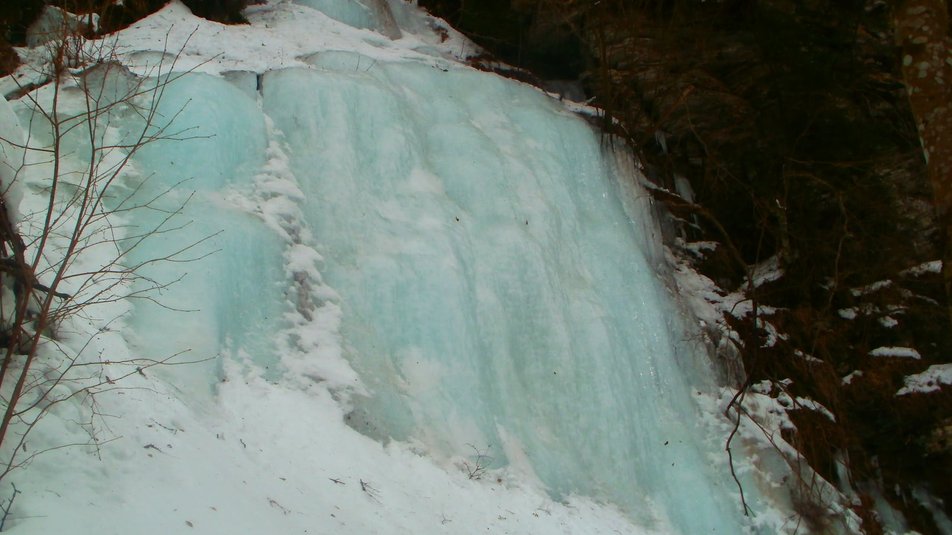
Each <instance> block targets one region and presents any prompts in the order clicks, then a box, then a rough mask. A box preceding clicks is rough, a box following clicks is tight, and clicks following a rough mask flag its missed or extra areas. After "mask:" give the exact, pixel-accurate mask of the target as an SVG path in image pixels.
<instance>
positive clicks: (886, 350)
mask: <svg viewBox="0 0 952 535" xmlns="http://www.w3.org/2000/svg"><path fill="white" fill-rule="evenodd" d="M869 356H871V357H898V358H905V359H921V358H922V355H920V354H919V352H918V351H916V350H915V349H913V348H911V347H893V346H883V347H877V348H876V349H873V350H872V351H870V352H869Z"/></svg>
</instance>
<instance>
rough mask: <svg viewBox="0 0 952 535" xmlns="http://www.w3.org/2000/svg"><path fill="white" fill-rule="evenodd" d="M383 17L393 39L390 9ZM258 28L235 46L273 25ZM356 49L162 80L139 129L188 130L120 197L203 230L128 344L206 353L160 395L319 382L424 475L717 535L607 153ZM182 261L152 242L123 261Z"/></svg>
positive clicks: (640, 237)
mask: <svg viewBox="0 0 952 535" xmlns="http://www.w3.org/2000/svg"><path fill="white" fill-rule="evenodd" d="M301 3H302V4H305V5H308V6H310V7H309V8H304V7H293V8H291V7H287V6H284V7H283V9H296V10H297V13H298V14H299V15H300V14H301V13H304V11H303V10H308V9H311V8H313V9H318V10H321V9H323V10H324V11H326V12H327V15H328V16H329V17H330V18H329V19H327V20H331V19H333V20H339V21H343V22H348V21H350V23H351V24H352V25H354V26H356V27H358V28H371V29H373V28H374V19H373V15H374V13H375V11H374V10H372V9H370V8H369V7H366V6H364V5H363V4H361V5H360V6H355V5H354V4H353V3H350V2H331V1H330V0H322V1H317V0H310V1H308V2H301ZM367 5H368V6H369V5H371V4H369V3H368V4H367ZM390 5H391V6H392V7H393V8H394V9H395V10H396V11H397V12H396V13H395V19H396V20H397V21H399V22H400V24H401V26H403V27H404V30H406V29H407V27H409V26H410V22H408V21H411V22H412V21H413V20H415V19H412V16H411V15H410V14H408V13H410V12H409V11H407V10H408V9H409V8H407V7H405V6H403V4H402V3H401V2H391V3H390ZM378 7H379V6H378ZM182 9H183V8H181V6H177V7H176V6H175V5H173V7H172V8H169V9H168V10H167V12H166V13H165V16H170V15H169V13H172V14H173V15H174V14H176V13H180V12H181V10H182ZM262 13H263V14H261V15H259V17H258V18H255V17H252V22H253V25H252V27H251V28H249V29H247V30H246V33H245V34H242V37H241V38H240V42H239V41H238V40H235V41H234V42H233V43H232V44H233V45H234V46H236V47H238V46H242V45H243V44H244V43H245V41H247V42H252V41H254V39H256V38H258V37H259V36H258V34H255V33H254V30H255V28H256V27H258V26H261V25H264V24H265V23H267V22H272V23H273V22H274V19H268V16H269V15H268V13H269V12H268V11H267V10H264V11H262ZM358 15H359V16H358ZM176 16H180V15H176ZM301 16H303V15H301ZM320 17H323V15H320ZM189 20H194V19H189ZM355 21H356V22H355ZM358 23H359V24H358ZM415 24H416V26H414V28H418V27H420V25H421V23H419V22H418V21H417V22H416V23H415ZM332 28H337V29H336V30H335V31H337V32H339V33H343V34H346V33H347V32H350V31H356V30H353V28H347V27H339V28H338V27H337V26H332ZM236 31H237V30H236ZM370 33H372V32H370V31H368V30H364V31H363V33H361V34H360V35H365V34H370ZM216 35H217V34H216ZM198 37H199V38H201V35H199V36H198ZM366 42H367V40H366V39H365V40H364V43H366ZM398 43H399V41H398ZM253 44H254V43H253V42H252V43H251V44H248V45H247V46H252V45H253ZM372 44H373V46H372V47H370V48H372V49H378V50H376V51H374V50H368V48H367V47H366V46H364V47H363V48H362V49H361V50H356V49H355V50H347V49H346V48H345V47H342V46H339V45H338V46H336V47H335V46H325V47H324V48H323V49H321V50H319V51H317V52H311V53H308V54H304V55H299V56H298V57H297V59H295V60H294V61H290V60H288V61H287V63H286V64H284V65H280V64H278V65H267V66H264V67H262V66H261V65H258V66H255V65H250V66H249V69H251V68H254V69H255V70H258V71H259V72H257V74H256V73H254V72H251V71H250V70H249V71H247V72H238V71H236V72H232V73H229V74H228V75H227V76H219V75H218V74H221V73H213V74H206V73H200V72H195V73H191V74H187V75H185V76H184V77H182V78H181V79H179V80H177V81H176V82H174V83H173V84H171V85H170V86H169V87H168V88H167V89H166V91H165V93H164V95H163V99H162V101H161V110H160V111H161V114H160V116H162V117H176V119H175V123H174V124H175V127H176V129H194V130H187V131H188V132H194V133H195V134H196V135H198V136H200V137H197V138H195V139H190V140H188V141H180V142H163V143H157V144H154V145H151V146H149V147H146V148H145V149H143V150H142V151H141V153H140V154H139V155H137V156H136V158H135V169H136V172H137V173H138V174H139V175H140V176H150V175H151V176H152V178H151V179H150V180H149V181H148V182H147V184H146V186H144V187H142V190H141V192H140V196H141V198H142V199H149V198H152V197H154V196H156V195H158V194H159V193H161V192H162V191H165V190H167V189H170V188H171V191H172V193H171V194H168V195H164V196H162V197H161V199H162V200H161V202H162V203H166V206H165V208H166V209H175V208H177V207H179V206H181V205H182V204H183V203H185V201H186V200H187V199H188V198H189V197H190V196H191V199H190V200H188V204H187V205H186V208H185V214H184V217H185V218H187V219H190V220H193V221H194V222H193V223H192V226H191V227H189V228H190V230H189V232H190V233H191V236H193V237H205V236H210V238H209V239H208V240H206V241H203V242H202V243H200V244H198V246H196V247H195V249H194V253H195V255H194V256H195V257H196V258H199V257H200V259H199V260H196V261H195V262H193V263H191V264H190V265H189V267H188V271H189V274H188V276H187V277H186V278H184V279H183V280H181V281H180V282H178V283H177V284H176V285H174V286H172V287H171V288H170V289H169V291H168V292H167V293H165V294H164V295H163V296H162V302H163V304H165V305H166V306H169V307H171V308H172V309H168V308H161V307H158V306H152V305H150V304H148V303H139V304H137V305H136V308H135V311H134V313H133V315H132V317H131V318H130V319H129V320H128V324H129V329H130V332H132V333H134V335H130V336H129V338H130V341H131V344H132V345H133V347H134V348H137V349H138V350H142V351H146V350H147V351H148V352H150V353H152V354H157V355H167V354H173V353H175V352H176V351H177V350H179V349H180V346H181V343H182V340H188V343H189V347H190V348H191V350H192V352H193V353H194V354H195V355H197V356H203V355H221V358H220V359H218V360H216V361H212V362H209V363H205V364H202V365H200V366H202V367H201V368H200V369H201V372H197V371H195V370H194V369H190V370H189V371H188V372H181V373H178V374H176V375H175V380H176V388H178V389H179V390H180V391H189V392H193V394H194V392H196V391H204V392H206V395H207V396H208V397H209V399H214V396H215V395H216V394H215V392H216V389H217V388H218V387H217V386H216V383H218V382H219V381H220V380H222V379H224V378H226V376H227V369H228V368H229V367H233V365H232V364H233V363H241V362H247V363H251V364H250V365H254V366H257V367H260V368H261V369H266V370H267V371H266V372H265V377H266V378H267V379H268V380H269V381H272V382H275V383H281V382H284V383H287V384H297V385H301V388H302V389H307V388H310V387H312V386H313V385H314V384H315V383H316V384H319V385H324V386H326V387H327V388H329V389H330V391H331V392H333V393H334V396H335V398H336V399H338V400H339V402H340V403H341V405H342V406H343V407H345V409H346V416H345V417H346V419H347V421H348V423H349V424H350V425H351V426H352V427H353V428H354V429H356V430H357V431H359V432H361V433H363V434H364V435H366V436H369V437H372V438H373V439H375V440H377V441H379V442H381V443H388V442H391V441H394V442H397V443H409V444H412V445H413V447H414V448H417V449H419V451H423V452H425V454H426V455H427V456H429V457H431V458H434V459H436V460H438V461H439V460H443V461H446V463H447V466H452V465H451V464H450V462H451V460H453V459H460V458H463V459H469V460H470V462H473V459H472V455H473V454H474V452H477V451H478V452H479V453H481V454H485V455H486V456H490V457H492V462H491V465H490V467H491V468H493V469H499V470H500V472H499V473H506V474H514V473H517V474H520V475H521V476H522V477H525V478H528V479H529V480H532V481H536V482H537V484H538V485H540V486H541V487H542V488H544V489H545V490H546V492H548V494H549V495H550V496H552V497H553V498H554V499H556V500H563V499H568V498H569V497H571V496H589V497H592V498H594V499H595V500H599V501H605V502H609V503H614V504H616V505H618V507H620V508H621V509H622V510H623V511H625V513H626V514H628V515H629V516H630V517H631V518H632V519H634V522H635V523H636V524H638V525H641V526H644V527H645V528H647V529H654V530H659V531H672V532H680V533H686V534H695V533H708V532H717V533H737V532H739V530H740V529H741V528H740V526H739V520H738V516H739V507H738V504H737V503H735V501H736V500H735V498H734V495H733V490H734V489H733V487H732V486H731V483H730V479H729V475H728V474H726V473H725V472H724V470H723V469H721V467H715V466H712V463H711V458H712V456H716V455H721V453H719V452H716V451H714V450H713V448H710V447H708V445H707V444H708V442H707V437H706V436H705V430H704V429H703V428H702V427H701V426H699V425H698V424H697V422H698V410H697V407H696V405H695V403H694V400H693V396H692V394H693V388H695V387H698V388H706V387H707V386H709V385H708V383H707V379H706V378H707V377H708V376H709V375H710V373H709V370H708V369H707V368H705V367H704V366H701V365H699V362H700V361H701V360H702V359H698V358H697V355H696V353H695V350H696V348H694V347H693V346H692V345H691V344H689V343H687V342H686V341H685V340H686V339H687V338H688V334H686V331H685V329H684V325H683V323H682V318H681V316H680V312H679V310H678V308H677V307H676V306H675V303H674V301H673V298H672V296H671V295H669V293H668V291H667V290H666V287H665V285H664V278H663V273H661V272H662V271H663V269H664V262H663V260H662V255H661V249H660V245H659V244H658V242H657V240H658V238H657V235H656V232H655V223H654V221H653V219H652V212H651V210H650V206H649V205H648V203H647V201H643V200H638V198H637V192H636V191H635V188H634V186H633V185H632V183H633V181H635V176H634V175H633V174H632V171H631V169H630V168H629V166H627V165H626V164H625V157H624V155H616V154H615V153H613V152H612V151H611V150H609V149H607V148H605V147H604V146H603V143H602V140H601V139H600V136H599V133H598V132H597V131H595V130H594V129H593V128H592V127H590V126H589V125H588V124H587V123H586V122H585V121H583V120H582V119H580V118H578V117H576V116H574V115H573V114H571V113H569V112H567V111H566V110H565V109H564V108H563V107H562V106H561V104H560V103H558V102H556V101H554V100H553V99H551V98H550V97H548V96H546V95H544V94H543V93H541V92H539V91H538V90H536V89H534V88H531V87H528V86H525V85H521V84H519V83H516V82H513V81H510V80H505V79H502V78H500V77H497V76H495V75H493V74H488V73H483V72H479V71H476V70H473V69H471V68H468V67H466V66H463V65H460V64H456V63H452V62H449V61H446V60H445V59H439V60H438V61H433V58H429V59H426V58H427V57H428V56H425V55H420V58H423V59H419V58H416V57H415V56H414V55H413V54H411V53H403V54H402V55H399V54H395V55H393V57H388V56H387V55H386V54H383V53H380V52H379V49H384V48H386V47H387V46H390V45H389V44H388V40H386V39H384V38H382V37H381V38H380V39H377V40H372ZM262 46H264V43H263V42H262ZM394 46H396V45H394ZM355 48H356V47H355ZM418 48H419V49H421V50H422V49H424V48H425V47H422V46H421V47H418ZM240 54H241V52H240V50H239V51H238V53H237V55H240ZM276 54H277V53H276ZM278 55H280V54H278ZM415 58H416V59H415ZM188 59H189V58H188V57H186V58H184V60H186V61H187V60H188ZM282 61H283V60H282ZM279 63H280V62H279ZM199 70H202V69H199ZM205 70H208V69H205ZM183 107H184V109H185V110H186V112H185V113H181V114H178V115H176V113H177V112H178V111H179V110H182V109H183ZM193 190H194V194H191V193H190V192H192V191H193ZM623 199H628V200H626V201H623ZM162 214H163V213H162V212H155V213H152V214H151V215H150V214H143V215H141V216H139V217H141V218H142V219H140V223H142V224H143V225H145V224H146V223H148V221H149V218H150V217H151V218H161V217H164V216H163V215H162ZM220 230H221V232H220V233H218V231H220ZM182 246H183V242H182V239H181V237H179V236H176V235H175V234H174V233H170V234H168V235H162V236H158V237H157V238H156V239H154V240H153V241H151V242H150V246H149V248H148V249H143V250H138V251H135V252H134V253H133V255H132V257H131V260H132V261H142V260H145V259H148V258H150V257H161V256H163V255H164V254H168V253H170V252H173V251H176V250H178V249H179V248H181V247H182ZM211 250H216V251H217V252H216V253H215V254H213V255H211V256H208V257H204V256H202V255H203V254H204V253H205V252H208V251H211ZM151 269H153V270H154V271H151V272H148V274H149V275H150V276H154V277H156V278H157V279H162V278H163V277H165V278H166V279H174V278H175V274H174V273H175V272H174V271H163V270H169V269H170V268H169V267H167V266H164V267H155V268H151ZM173 309H200V310H201V312H199V313H197V314H198V315H193V316H191V318H190V319H187V320H184V321H183V319H182V316H181V313H180V312H177V311H176V310H173ZM170 333H175V335H174V336H170ZM335 359H336V360H335ZM343 359H346V362H348V363H349V367H348V366H347V365H341V362H344V360H343ZM338 360H339V361H340V362H338ZM351 368H352V370H351ZM354 372H356V373H354ZM309 385H310V386H309ZM222 388H225V387H222ZM295 409H296V411H301V412H307V411H309V410H315V411H316V410H320V409H319V407H318V405H315V407H314V408H313V409H310V408H309V406H307V405H306V404H304V405H300V406H297V407H295ZM287 425H289V426H290V425H293V422H288V423H287ZM242 444H244V442H242ZM322 479H323V478H322ZM269 499H270V498H269ZM272 507H274V506H273V505H272ZM190 525H191V524H190ZM478 528H479V526H476V529H477V531H479V529H478Z"/></svg>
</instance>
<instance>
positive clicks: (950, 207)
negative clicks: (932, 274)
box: [893, 0, 952, 322]
mask: <svg viewBox="0 0 952 535" xmlns="http://www.w3.org/2000/svg"><path fill="white" fill-rule="evenodd" d="M893 15H894V22H895V28H896V42H897V44H898V45H899V46H900V48H901V50H902V74H903V78H904V79H905V83H906V92H907V94H908V96H909V104H910V106H911V108H912V113H913V115H914V116H915V119H916V126H917V127H918V129H919V141H920V143H921V144H922V152H923V154H924V155H925V158H926V164H927V169H928V173H929V180H930V182H931V183H932V190H933V194H934V196H935V206H936V212H937V214H938V218H939V224H940V225H941V227H942V229H941V230H942V232H943V244H942V245H943V251H944V253H943V258H942V260H943V263H942V265H943V267H942V277H943V280H944V282H945V291H946V299H947V301H948V303H949V321H950V322H952V112H950V110H949V107H950V106H952V85H950V84H952V64H950V62H952V58H950V55H949V53H950V52H952V46H950V39H949V12H948V9H947V7H946V0H905V1H904V2H899V5H898V6H897V8H896V11H895V12H894V14H893Z"/></svg>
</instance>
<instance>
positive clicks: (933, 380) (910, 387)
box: [896, 364, 952, 396]
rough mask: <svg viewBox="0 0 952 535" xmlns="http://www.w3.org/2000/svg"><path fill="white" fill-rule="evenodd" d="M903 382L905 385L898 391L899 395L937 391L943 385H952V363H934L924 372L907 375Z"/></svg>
mask: <svg viewBox="0 0 952 535" xmlns="http://www.w3.org/2000/svg"><path fill="white" fill-rule="evenodd" d="M903 382H904V383H905V386H903V387H902V388H900V389H899V391H898V392H896V395H897V396H905V395H907V394H915V393H923V394H924V393H928V392H937V391H938V390H939V389H940V388H942V385H952V364H933V365H932V366H929V367H928V368H927V369H926V370H925V371H924V372H921V373H917V374H914V375H907V376H906V378H905V379H903Z"/></svg>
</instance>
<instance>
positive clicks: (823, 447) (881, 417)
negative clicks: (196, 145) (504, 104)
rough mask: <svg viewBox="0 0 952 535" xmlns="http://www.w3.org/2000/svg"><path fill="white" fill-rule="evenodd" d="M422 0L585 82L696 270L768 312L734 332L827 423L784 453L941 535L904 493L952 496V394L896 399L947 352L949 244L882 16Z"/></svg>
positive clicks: (799, 7)
mask: <svg viewBox="0 0 952 535" xmlns="http://www.w3.org/2000/svg"><path fill="white" fill-rule="evenodd" d="M420 4H422V5H426V6H427V7H428V8H430V9H432V10H433V11H434V12H435V13H436V14H438V15H440V16H444V17H445V18H447V20H449V21H450V22H451V23H454V24H456V25H457V27H459V28H461V29H462V30H463V31H468V32H470V35H471V37H472V38H473V39H474V40H476V41H477V42H479V43H480V44H481V45H483V46H484V47H486V48H487V49H488V50H490V51H493V52H494V53H495V54H497V55H498V56H499V57H500V59H503V60H506V61H509V62H513V63H515V64H517V65H518V66H520V67H524V68H527V69H530V70H533V71H534V72H536V73H537V74H539V75H540V76H541V77H543V78H561V79H566V78H574V79H577V80H579V81H580V82H581V83H582V84H583V86H584V87H585V88H586V91H587V92H588V96H590V97H594V98H595V103H596V104H598V105H599V106H600V107H601V108H602V109H603V110H604V111H605V116H606V121H605V124H606V125H610V126H608V127H607V128H606V129H607V130H609V131H611V132H613V133H615V134H617V135H620V136H621V137H623V138H625V139H626V140H628V141H629V142H630V144H631V145H632V146H633V147H634V148H635V150H636V151H638V152H639V153H640V155H641V158H642V161H643V164H644V165H645V167H646V169H647V171H648V172H649V174H650V175H651V176H652V178H653V180H654V181H655V182H656V183H657V184H658V185H659V186H661V187H663V188H665V189H666V190H668V191H670V192H679V193H680V194H681V196H678V195H674V194H671V195H667V194H666V195H664V197H665V198H664V199H663V200H665V201H667V203H668V205H669V208H670V209H671V210H672V212H673V213H675V214H676V215H678V216H681V218H682V219H683V220H684V221H690V222H691V224H684V225H682V229H681V232H682V236H684V237H685V238H686V239H687V240H688V241H691V240H713V241H717V242H719V243H720V244H721V246H720V247H719V248H718V249H717V250H716V251H714V252H713V253H709V254H707V256H706V257H705V258H703V259H702V260H700V261H698V267H699V268H700V269H701V270H702V271H703V272H704V273H705V274H706V275H708V276H709V277H710V278H712V279H713V280H715V281H717V282H718V283H719V284H720V285H721V286H722V287H723V288H725V289H726V290H728V291H733V290H736V289H739V288H740V289H745V291H747V293H748V297H749V298H751V299H755V300H756V301H757V302H758V303H759V304H760V305H761V306H769V307H773V309H776V312H774V313H773V314H772V315H771V316H770V317H769V318H765V317H761V318H759V320H761V321H768V322H769V323H770V324H771V325H772V326H773V327H775V328H776V329H778V330H779V331H780V333H781V334H782V336H781V337H779V338H777V337H773V338H771V337H768V336H766V333H765V331H764V329H762V328H754V326H753V319H752V318H750V317H748V318H747V319H745V320H737V319H731V320H730V321H731V322H732V323H733V326H734V328H735V329H736V330H738V332H741V333H742V334H743V335H744V339H745V347H744V349H743V350H742V355H743V359H744V364H745V369H746V373H747V375H748V379H749V380H750V381H755V382H756V381H761V380H770V381H774V382H777V381H782V380H784V379H789V380H792V383H791V384H790V386H789V387H788V389H789V390H791V393H793V394H795V395H797V396H804V397H809V398H811V399H814V400H816V401H818V402H820V403H822V404H823V405H824V406H825V407H828V408H829V409H830V410H831V411H832V413H833V414H834V415H835V416H836V423H832V422H831V421H830V420H829V419H825V418H815V417H814V416H815V413H811V412H809V411H799V413H800V416H796V414H797V413H795V416H794V419H795V420H796V423H797V424H798V427H799V431H798V435H797V436H791V437H789V438H790V441H791V443H795V444H798V447H799V448H800V451H801V453H802V454H803V456H804V457H805V458H806V459H807V460H808V461H809V462H810V464H811V465H812V466H813V467H814V468H815V469H816V470H817V471H818V472H819V473H820V474H821V475H823V476H824V477H826V478H827V479H829V480H830V481H836V480H837V462H838V461H837V459H842V458H848V459H850V467H849V468H850V470H851V474H850V478H851V480H852V483H853V484H855V488H880V489H882V491H881V493H882V494H883V495H884V496H885V497H886V498H887V500H889V501H890V503H891V504H892V505H893V506H894V507H895V508H897V509H898V510H899V511H901V512H902V513H903V514H904V515H905V517H906V520H907V521H908V523H909V525H910V527H911V528H913V529H917V530H920V531H922V532H933V531H935V530H936V529H937V528H936V527H935V524H934V520H933V519H932V515H931V513H929V512H928V511H927V510H926V509H925V508H924V507H923V506H921V505H920V501H917V500H916V499H912V498H910V496H912V495H913V494H915V493H916V492H918V491H917V490H916V489H919V488H926V489H928V490H929V491H930V492H932V493H933V494H935V495H936V496H939V497H942V498H944V499H945V502H946V503H947V504H952V486H950V481H949V480H948V478H947V477H943V476H941V475H939V474H948V473H950V472H952V455H950V452H949V450H948V448H941V447H936V446H935V444H937V443H938V442H941V441H937V439H936V438H935V437H944V436H945V433H946V431H945V430H946V428H947V426H948V420H947V418H948V416H949V414H952V404H950V395H949V393H948V388H946V390H939V391H938V392H932V393H924V394H917V395H915V396H910V397H903V399H898V398H897V396H896V392H897V391H898V390H899V389H901V388H902V387H903V378H904V377H905V376H907V375H910V374H914V373H917V372H921V371H922V370H924V369H926V368H927V367H929V365H930V364H940V363H944V362H948V361H949V359H950V355H952V340H950V337H949V335H948V325H949V317H948V316H949V313H948V309H947V307H946V302H947V301H946V293H945V291H944V289H943V283H942V278H941V276H940V271H941V270H939V269H932V268H930V267H928V266H932V267H934V266H935V265H936V264H935V263H933V264H927V262H930V261H935V260H938V259H941V258H942V254H943V252H942V248H943V247H942V243H943V240H944V235H943V234H944V232H943V229H942V226H941V225H940V224H939V223H938V221H937V218H936V211H935V202H934V197H933V190H932V188H931V186H930V182H929V175H928V173H927V168H926V164H925V160H924V159H923V156H922V149H921V146H920V141H919V136H918V134H917V131H916V123H915V118H914V116H913V114H912V111H911V110H910V107H909V99H908V98H907V95H906V90H905V87H906V86H905V84H904V81H903V76H902V71H901V64H900V57H901V56H900V55H899V54H898V50H897V47H896V45H895V42H894V36H895V34H896V28H895V26H894V25H893V15H894V13H893V12H891V5H890V4H889V3H886V2H881V1H875V0H869V1H867V0H814V1H809V2H803V1H793V0H724V1H721V2H711V1H707V2H704V1H701V0H654V1H651V0H649V1H639V2H630V1H628V2H625V1H622V0H602V1H601V2H589V1H582V0H559V1H556V0H512V1H511V2H510V1H505V0H500V1H497V2H481V3H479V4H480V6H479V7H478V8H474V7H471V6H470V4H472V3H470V2H458V1H453V0H431V1H423V0H421V1H420ZM499 21H506V23H505V24H502V23H500V22H499ZM615 120H617V121H615ZM685 180H686V181H687V182H688V183H689V185H690V188H689V189H688V188H685V187H684V182H685ZM685 191H691V193H692V195H693V198H692V199H686V198H685V194H684V193H683V192H685ZM768 260H770V261H772V262H775V263H776V265H777V268H778V270H779V271H780V272H782V273H783V275H782V276H781V277H779V278H777V279H776V280H772V281H768V282H764V283H763V284H761V285H759V286H756V287H754V286H753V285H751V286H748V285H746V283H745V279H746V277H748V276H749V275H750V274H751V273H752V272H753V266H756V265H758V264H763V263H764V262H765V261H768ZM917 266H918V267H917ZM745 286H746V288H745ZM890 347H906V348H915V349H916V350H917V352H918V353H919V354H920V355H921V359H909V358H905V359H904V358H899V357H880V356H876V355H879V354H880V353H881V352H880V353H877V352H876V350H877V348H890ZM857 371H859V372H862V373H861V374H859V373H858V374H856V375H854V376H853V377H855V379H854V380H852V381H848V382H844V381H843V380H842V378H843V377H845V376H847V375H849V374H851V373H853V372H857ZM846 484H847V485H849V484H850V482H846ZM860 494H861V495H862V492H861V493H860ZM864 501H866V502H869V503H871V500H867V499H865V498H864ZM857 512H858V513H859V514H860V515H861V516H863V517H864V518H865V519H866V521H865V522H864V526H865V527H866V529H867V531H868V532H871V533H874V532H876V531H877V530H878V529H879V528H878V527H877V526H878V520H877V519H876V518H875V515H873V514H872V512H871V510H870V509H869V507H867V506H859V507H857Z"/></svg>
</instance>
